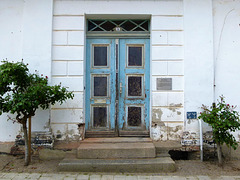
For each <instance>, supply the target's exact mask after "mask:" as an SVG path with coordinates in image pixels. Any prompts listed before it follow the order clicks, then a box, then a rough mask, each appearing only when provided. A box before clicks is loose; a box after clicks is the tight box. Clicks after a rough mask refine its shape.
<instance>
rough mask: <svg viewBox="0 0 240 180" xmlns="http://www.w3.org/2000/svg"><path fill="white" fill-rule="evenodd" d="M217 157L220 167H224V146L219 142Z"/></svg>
mask: <svg viewBox="0 0 240 180" xmlns="http://www.w3.org/2000/svg"><path fill="white" fill-rule="evenodd" d="M217 155H218V165H219V166H223V159H222V146H221V144H220V143H218V142H217Z"/></svg>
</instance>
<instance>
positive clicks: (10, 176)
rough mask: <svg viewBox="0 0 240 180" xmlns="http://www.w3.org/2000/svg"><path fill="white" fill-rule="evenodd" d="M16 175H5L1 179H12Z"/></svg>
mask: <svg viewBox="0 0 240 180" xmlns="http://www.w3.org/2000/svg"><path fill="white" fill-rule="evenodd" d="M17 175H18V173H6V174H5V175H4V176H3V177H2V178H4V179H13V178H14V177H15V176H17Z"/></svg>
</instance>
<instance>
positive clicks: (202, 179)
mask: <svg viewBox="0 0 240 180" xmlns="http://www.w3.org/2000/svg"><path fill="white" fill-rule="evenodd" d="M23 179H24V180H26V179H37V180H52V179H53V180H211V179H220V180H240V176H217V177H216V176H215V177H211V176H157V175H106V174H78V173H55V174H49V173H0V180H23Z"/></svg>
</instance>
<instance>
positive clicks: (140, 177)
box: [138, 176, 151, 180]
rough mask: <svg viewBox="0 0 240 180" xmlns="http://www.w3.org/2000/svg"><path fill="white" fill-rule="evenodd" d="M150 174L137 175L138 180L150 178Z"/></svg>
mask: <svg viewBox="0 0 240 180" xmlns="http://www.w3.org/2000/svg"><path fill="white" fill-rule="evenodd" d="M150 178H151V177H150V176H138V180H150Z"/></svg>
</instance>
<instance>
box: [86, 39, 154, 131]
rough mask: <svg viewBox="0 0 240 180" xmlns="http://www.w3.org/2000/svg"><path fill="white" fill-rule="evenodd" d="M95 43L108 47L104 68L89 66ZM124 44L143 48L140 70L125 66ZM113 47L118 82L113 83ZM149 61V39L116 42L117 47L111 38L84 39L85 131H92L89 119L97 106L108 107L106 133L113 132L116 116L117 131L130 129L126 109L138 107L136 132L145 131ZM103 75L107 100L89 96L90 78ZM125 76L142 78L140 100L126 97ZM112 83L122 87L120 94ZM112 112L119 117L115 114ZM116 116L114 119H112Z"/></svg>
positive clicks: (146, 126)
mask: <svg viewBox="0 0 240 180" xmlns="http://www.w3.org/2000/svg"><path fill="white" fill-rule="evenodd" d="M96 44H98V45H99V44H104V45H106V44H109V63H110V64H109V66H108V68H93V67H92V64H91V63H92V58H93V57H92V55H93V52H92V47H93V45H96ZM127 45H143V49H144V56H143V57H144V60H143V67H131V68H130V67H127V59H126V58H127ZM116 47H118V48H119V49H118V51H119V53H118V55H119V57H118V59H119V63H118V66H119V67H118V70H119V71H118V73H119V75H118V81H116V69H117V68H116ZM149 60H150V46H149V39H120V40H119V46H116V42H115V39H87V46H86V93H85V94H86V96H85V97H86V103H85V106H86V107H85V109H86V115H85V117H86V118H85V122H86V129H87V130H94V128H93V125H92V120H91V118H92V117H91V116H92V115H91V107H92V106H97V105H107V106H108V107H109V112H108V113H109V114H108V120H109V123H108V127H107V128H106V130H114V129H115V119H116V116H118V128H119V129H120V130H129V129H134V128H133V127H129V126H127V122H126V117H127V108H126V107H127V106H133V105H134V106H140V107H142V110H143V112H142V119H143V121H142V126H141V127H140V128H139V127H137V128H136V129H137V130H149V106H150V101H149V99H150V92H149V87H150V72H149V69H150V68H149V66H150V63H149ZM95 75H97V76H101V75H104V76H105V75H107V76H108V80H109V86H108V90H109V94H108V97H104V98H96V97H92V90H93V89H91V88H92V77H93V76H95ZM128 75H139V76H142V77H143V93H142V96H141V97H131V98H130V97H127V93H126V92H127V91H126V90H127V88H126V85H127V76H128ZM116 82H118V87H120V83H121V84H122V93H120V88H118V89H116ZM117 91H118V95H119V97H118V99H119V104H118V111H116V92H117ZM98 99H105V102H104V103H98V102H97V103H96V101H97V100H98ZM116 112H118V113H119V114H118V115H116ZM115 115H116V116H115Z"/></svg>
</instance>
